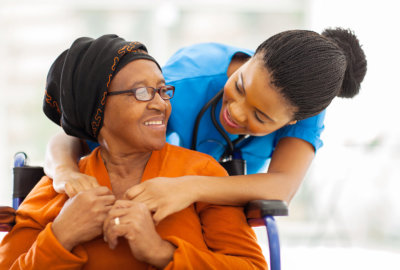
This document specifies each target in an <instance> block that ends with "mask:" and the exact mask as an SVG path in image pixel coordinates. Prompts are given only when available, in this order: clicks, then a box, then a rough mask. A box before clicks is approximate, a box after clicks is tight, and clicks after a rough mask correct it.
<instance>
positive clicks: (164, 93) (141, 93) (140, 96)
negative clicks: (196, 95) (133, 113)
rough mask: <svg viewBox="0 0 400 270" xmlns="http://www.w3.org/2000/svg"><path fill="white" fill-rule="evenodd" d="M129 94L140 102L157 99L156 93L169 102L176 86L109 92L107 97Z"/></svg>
mask: <svg viewBox="0 0 400 270" xmlns="http://www.w3.org/2000/svg"><path fill="white" fill-rule="evenodd" d="M127 93H132V94H133V95H134V97H135V98H136V99H137V100H138V101H150V100H152V99H153V98H154V97H155V95H156V93H158V94H159V95H160V97H161V98H162V99H164V100H168V99H171V98H172V97H173V96H174V93H175V86H172V85H164V86H161V87H159V88H154V87H150V86H148V87H137V88H133V89H129V90H123V91H115V92H108V93H107V96H115V95H121V94H127Z"/></svg>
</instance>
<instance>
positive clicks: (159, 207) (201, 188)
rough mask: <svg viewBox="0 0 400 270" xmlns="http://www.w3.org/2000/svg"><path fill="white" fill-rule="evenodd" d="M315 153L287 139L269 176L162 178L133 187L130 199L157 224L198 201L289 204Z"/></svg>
mask: <svg viewBox="0 0 400 270" xmlns="http://www.w3.org/2000/svg"><path fill="white" fill-rule="evenodd" d="M314 153H315V151H314V147H313V146H312V145H311V144H310V143H308V142H306V141H303V140H301V139H298V138H293V137H286V138H283V139H281V140H280V141H279V143H278V145H277V146H276V148H275V151H274V154H273V156H272V158H271V163H270V166H269V169H268V172H267V173H258V174H252V175H240V176H228V177H213V176H183V177H178V178H163V179H160V177H158V178H155V179H152V180H148V181H146V182H144V183H141V184H140V185H137V186H134V187H132V188H131V189H130V190H129V191H128V192H127V194H126V196H127V198H128V199H132V200H135V201H139V202H143V203H145V204H146V205H147V207H148V208H149V209H150V210H151V211H152V212H154V215H153V219H154V220H155V221H156V222H159V221H160V220H162V219H164V218H165V217H166V216H168V215H170V214H172V213H175V212H177V211H180V210H181V209H183V208H185V207H187V206H188V205H190V204H191V203H193V202H196V201H201V202H207V203H212V204H219V205H244V204H246V203H247V202H248V201H251V200H257V199H265V200H284V201H286V202H288V203H289V202H290V201H291V199H292V198H293V196H294V195H295V193H296V191H297V189H298V188H299V186H300V184H301V182H302V181H303V178H304V176H305V174H306V172H307V169H308V168H309V166H310V164H311V162H312V160H313V158H314V155H315V154H314ZM160 180H162V181H160ZM171 190H174V192H171Z"/></svg>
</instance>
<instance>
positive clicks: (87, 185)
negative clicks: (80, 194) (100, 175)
mask: <svg viewBox="0 0 400 270" xmlns="http://www.w3.org/2000/svg"><path fill="white" fill-rule="evenodd" d="M80 182H81V184H82V185H83V188H84V189H85V190H88V189H92V188H96V187H99V186H100V184H99V182H97V179H96V178H94V177H92V176H87V177H86V178H84V180H81V181H80Z"/></svg>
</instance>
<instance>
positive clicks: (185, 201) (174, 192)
mask: <svg viewBox="0 0 400 270" xmlns="http://www.w3.org/2000/svg"><path fill="white" fill-rule="evenodd" d="M192 178H193V177H190V176H185V177H178V178H168V177H156V178H153V179H151V180H148V181H145V182H143V183H140V184H139V185H135V186H133V187H131V188H130V189H128V190H127V191H126V193H125V198H126V199H128V200H132V201H134V202H141V203H144V204H145V205H146V206H147V208H148V209H149V210H150V211H151V212H152V213H153V220H154V222H155V223H156V224H158V223H159V222H160V221H161V220H163V219H164V218H165V217H167V216H169V215H171V214H173V213H176V212H178V211H180V210H182V209H184V208H186V207H188V206H189V205H191V204H192V203H194V202H196V201H197V194H196V186H195V183H194V182H193V181H191V180H192Z"/></svg>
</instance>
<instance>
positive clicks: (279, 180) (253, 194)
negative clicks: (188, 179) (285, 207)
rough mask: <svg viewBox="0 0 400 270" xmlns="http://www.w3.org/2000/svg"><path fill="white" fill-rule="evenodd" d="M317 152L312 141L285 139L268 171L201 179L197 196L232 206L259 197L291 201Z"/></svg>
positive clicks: (280, 143) (281, 142)
mask: <svg viewBox="0 0 400 270" xmlns="http://www.w3.org/2000/svg"><path fill="white" fill-rule="evenodd" d="M314 155H315V151H314V147H313V146H312V145H311V144H310V143H308V142H306V141H303V140H301V139H298V138H293V137H286V138H283V139H281V140H280V141H279V143H278V145H277V146H276V148H275V151H274V153H273V155H272V158H271V162H270V165H269V168H268V172H267V173H258V174H253V175H241V176H230V177H225V178H221V179H220V181H213V182H212V183H211V181H210V183H207V184H206V183H205V182H200V181H199V184H198V187H199V189H198V195H197V196H198V197H199V198H198V199H199V200H200V201H207V202H211V201H212V203H217V204H231V205H232V204H233V205H234V204H245V203H247V202H248V201H251V200H257V199H266V200H271V199H273V200H284V201H286V202H287V203H290V201H291V199H292V198H293V196H294V195H295V194H296V192H297V190H298V188H299V186H300V184H301V183H302V181H303V178H304V176H305V174H306V172H307V170H308V168H309V167H310V165H311V162H312V160H313V158H314ZM207 182H208V181H207ZM213 190H214V191H213ZM228 194H229V196H228Z"/></svg>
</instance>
